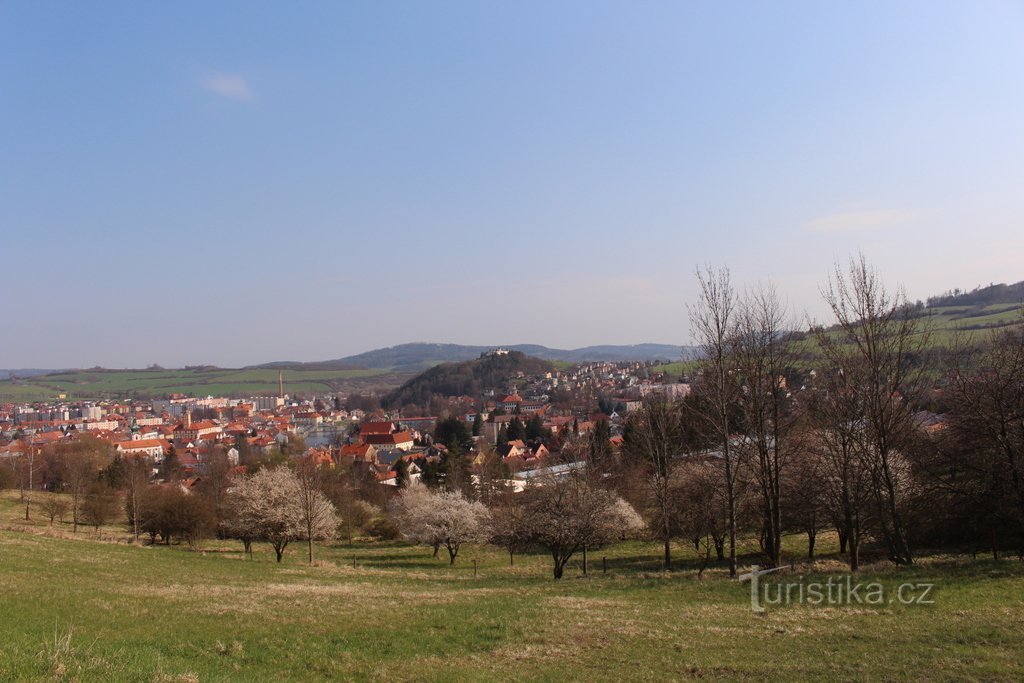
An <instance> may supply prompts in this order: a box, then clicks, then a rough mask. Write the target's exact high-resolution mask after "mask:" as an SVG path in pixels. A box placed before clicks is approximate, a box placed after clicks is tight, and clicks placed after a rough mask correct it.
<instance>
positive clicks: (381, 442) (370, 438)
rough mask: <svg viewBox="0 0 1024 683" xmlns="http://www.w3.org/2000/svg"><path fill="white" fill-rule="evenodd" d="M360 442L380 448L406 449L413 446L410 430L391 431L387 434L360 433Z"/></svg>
mask: <svg viewBox="0 0 1024 683" xmlns="http://www.w3.org/2000/svg"><path fill="white" fill-rule="evenodd" d="M360 437H361V438H362V442H363V443H365V444H370V445H372V446H376V447H377V448H378V449H381V448H395V449H398V450H400V451H406V452H408V451H409V450H411V449H412V447H413V437H412V432H392V433H388V434H366V435H364V434H362V433H360Z"/></svg>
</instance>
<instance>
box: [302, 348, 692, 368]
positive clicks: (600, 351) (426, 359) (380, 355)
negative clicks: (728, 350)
mask: <svg viewBox="0 0 1024 683" xmlns="http://www.w3.org/2000/svg"><path fill="white" fill-rule="evenodd" d="M496 346H497V345H494V346H466V345H463V344H429V343H414V344H399V345H398V346H391V347H388V348H385V349H375V350H373V351H367V352H365V353H360V354H356V355H354V356H346V357H345V358H338V359H336V360H332V361H324V362H323V363H320V365H325V366H326V365H338V366H348V367H363V368H383V367H387V368H394V367H403V366H420V367H427V366H429V365H433V364H436V363H444V362H457V361H464V360H472V359H474V358H477V357H479V356H480V354H481V353H483V352H484V351H487V350H489V349H493V348H495V347H496ZM502 346H503V348H506V349H509V350H511V351H519V352H521V353H524V354H526V355H528V356H533V357H534V358H541V359H544V360H550V361H565V362H568V363H583V362H587V361H627V360H637V361H645V360H663V361H674V360H679V358H680V357H681V356H682V355H683V347H681V346H678V345H673V344H632V345H602V346H585V347H583V348H579V349H553V348H549V347H547V346H541V345H539V344H512V345H502Z"/></svg>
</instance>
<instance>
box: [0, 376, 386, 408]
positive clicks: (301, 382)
mask: <svg viewBox="0 0 1024 683" xmlns="http://www.w3.org/2000/svg"><path fill="white" fill-rule="evenodd" d="M282 372H283V375H284V383H285V390H286V391H287V392H289V393H292V394H295V393H321V394H323V393H332V392H337V391H341V390H344V389H351V388H355V387H362V386H365V385H374V386H376V385H380V386H397V385H398V384H399V383H400V382H401V379H402V377H404V375H402V376H397V375H395V374H393V373H391V371H390V370H389V369H387V368H351V369H345V370H283V371H282ZM277 373H278V371H277V370H272V369H249V370H230V369H215V370H195V369H190V370H103V371H96V370H82V371H79V372H66V373H59V374H52V375H40V376H36V377H31V378H28V379H26V380H18V381H16V382H15V381H13V380H4V381H0V400H16V401H32V400H52V399H55V398H56V397H57V396H58V395H59V394H66V395H67V396H68V398H70V399H77V398H100V397H104V398H105V397H110V398H123V397H133V396H138V397H161V396H166V395H168V394H172V393H180V394H186V395H193V396H207V395H213V396H254V395H259V394H276V393H277V390H278V384H277Z"/></svg>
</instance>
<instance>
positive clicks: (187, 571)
mask: <svg viewBox="0 0 1024 683" xmlns="http://www.w3.org/2000/svg"><path fill="white" fill-rule="evenodd" d="M14 496H15V498H16V494H14ZM15 498H12V496H11V495H10V493H8V494H5V497H4V500H3V504H2V505H0V521H2V522H3V526H4V528H5V530H4V531H0V595H2V596H3V610H2V611H0V680H80V681H85V680H97V681H99V680H103V681H106V680H145V681H222V680H268V679H276V680H296V681H299V680H318V679H319V680H327V679H346V680H347V679H360V680H445V681H449V680H474V681H476V680H499V679H501V680H508V679H541V680H566V679H569V680H580V679H591V680H622V679H629V680H664V679H680V678H697V677H703V678H713V679H721V678H726V679H735V678H743V679H753V680H769V679H774V680H777V679H780V678H781V679H783V680H794V679H801V680H824V679H833V680H834V679H837V678H839V679H844V680H849V679H893V678H929V679H942V680H953V679H956V680H983V679H984V680H991V679H1003V680H1013V679H1018V680H1019V679H1021V678H1022V677H1024V638H1022V637H1021V629H1022V627H1024V567H1022V566H1021V565H1020V563H1018V562H1015V561H1009V560H1007V561H1000V562H994V561H991V560H977V561H972V560H969V559H966V558H960V559H953V558H933V559H931V560H929V561H927V562H924V563H922V565H921V566H918V567H915V568H913V569H909V570H900V571H899V572H896V571H894V570H892V569H889V568H887V567H885V566H881V565H880V566H872V567H869V568H868V570H867V571H865V572H864V573H863V575H862V576H861V580H864V581H868V580H871V581H879V582H881V583H883V584H885V585H886V586H888V587H893V586H895V584H896V583H897V582H901V581H907V580H916V581H924V580H928V581H934V582H935V583H936V584H937V585H938V587H937V589H936V592H935V596H934V597H935V604H934V605H931V606H902V605H889V606H885V607H863V606H860V607H853V606H843V607H831V608H826V607H811V606H791V607H779V608H773V609H770V610H769V612H768V613H767V614H765V615H754V614H752V613H751V609H750V598H749V590H748V589H747V586H746V585H745V584H738V583H737V582H735V581H732V580H729V579H728V578H727V577H725V575H724V573H723V572H722V570H721V569H717V568H716V569H713V570H712V571H710V572H709V573H708V574H706V575H705V578H703V579H700V580H698V579H697V578H696V573H695V571H693V569H692V567H693V566H694V565H693V562H694V559H695V558H694V557H693V556H692V554H691V553H690V551H689V550H688V549H686V548H684V547H679V548H678V549H677V553H678V555H679V557H680V558H681V559H682V560H683V563H682V564H683V566H685V567H686V568H685V569H683V570H681V571H676V572H671V573H665V572H661V571H658V570H657V566H658V552H657V551H658V549H657V547H656V546H655V545H654V544H649V543H640V542H632V543H624V544H620V545H618V546H615V547H612V548H605V549H601V550H598V551H595V552H593V553H592V554H591V567H590V570H591V571H590V573H589V576H587V577H583V576H581V575H580V571H579V569H580V568H579V562H575V563H574V566H573V568H572V571H571V577H569V578H566V579H564V580H562V581H560V582H555V581H553V580H552V579H550V578H549V576H550V575H549V567H548V558H547V557H545V556H543V555H533V554H531V555H524V556H521V557H517V559H516V564H515V566H514V567H510V566H509V564H508V557H507V555H505V553H503V552H502V551H501V550H500V549H496V548H491V547H473V548H469V549H466V550H464V551H463V554H462V555H461V556H460V560H459V562H458V563H457V564H456V565H455V566H454V567H451V566H449V565H448V563H447V560H445V559H434V558H432V557H431V556H430V550H429V548H423V547H415V546H410V545H408V544H405V543H402V542H371V541H359V542H356V543H355V544H352V545H349V544H347V543H344V542H342V543H338V544H335V545H331V546H325V547H321V548H319V549H318V563H317V565H316V566H312V567H310V566H307V565H306V564H305V563H303V562H302V553H301V551H300V549H296V548H292V549H291V550H290V552H289V553H288V554H287V555H286V560H285V562H284V563H283V564H280V565H278V564H276V563H274V562H273V554H272V552H271V551H270V550H269V549H268V548H266V547H262V546H259V545H257V546H256V549H257V552H256V553H255V555H254V558H253V559H251V560H250V559H246V557H245V556H244V555H243V554H242V553H241V547H240V545H239V544H237V543H233V542H215V541H211V542H209V543H207V544H206V545H205V546H204V548H203V549H202V550H201V551H189V550H187V549H186V548H185V547H179V546H172V547H162V546H135V545H126V544H124V543H111V542H100V541H97V540H96V532H95V531H94V530H91V529H90V530H85V529H83V530H80V531H79V533H78V534H77V535H76V536H77V538H70V537H69V536H72V535H71V534H69V533H68V532H67V531H66V530H65V529H62V530H53V531H51V530H50V529H49V528H47V527H46V525H45V523H41V522H40V520H36V521H35V522H34V525H32V526H20V525H21V523H20V522H19V520H18V517H19V514H18V509H17V507H16V506H15V505H14V503H15ZM12 529H23V530H12ZM101 531H104V532H105V534H104V535H106V537H107V538H110V537H111V536H113V535H115V534H118V535H119V537H123V530H120V531H119V530H117V529H115V528H111V529H109V530H101ZM442 554H443V553H442ZM602 557H604V558H607V565H608V573H607V574H606V573H603V572H602V562H601V558H602ZM473 560H475V561H476V569H475V570H474V563H473ZM353 564H354V565H355V566H353ZM838 566H839V563H838V561H837V560H836V559H834V558H833V559H829V558H824V559H823V560H821V561H820V562H819V564H818V565H817V567H818V568H826V567H827V568H830V569H835V568H836V567H838ZM807 571H811V572H813V571H814V568H808V567H804V568H803V569H798V570H797V572H800V573H805V572H807ZM794 575H795V573H794ZM794 575H791V576H790V578H793V576H794Z"/></svg>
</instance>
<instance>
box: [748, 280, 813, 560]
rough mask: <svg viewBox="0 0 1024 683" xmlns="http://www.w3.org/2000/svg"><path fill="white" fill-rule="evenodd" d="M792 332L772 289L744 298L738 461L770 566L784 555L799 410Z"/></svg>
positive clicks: (750, 293)
mask: <svg viewBox="0 0 1024 683" xmlns="http://www.w3.org/2000/svg"><path fill="white" fill-rule="evenodd" d="M791 328H792V324H790V323H789V322H788V319H787V314H786V309H785V306H784V305H783V304H782V303H781V301H780V300H779V297H778V295H777V293H776V291H775V289H774V288H773V287H771V286H770V285H762V286H761V287H759V288H757V289H755V290H753V291H752V292H748V293H747V294H745V295H744V296H743V298H742V299H741V300H740V304H739V308H738V314H737V325H736V333H735V336H734V342H733V364H734V367H735V370H734V372H735V377H736V379H737V380H738V381H739V383H740V388H741V390H740V392H739V394H738V396H737V403H738V406H739V408H740V410H741V411H742V416H743V420H742V422H743V427H744V429H743V433H742V438H741V439H740V440H739V442H738V443H737V450H738V453H739V456H740V458H742V459H743V461H744V462H745V463H746V464H747V467H748V469H749V471H750V473H751V475H752V477H753V481H754V483H755V484H756V487H757V491H758V493H759V494H760V502H759V508H760V516H761V518H762V519H761V522H762V523H761V528H762V542H763V546H764V551H765V554H766V558H767V564H768V566H769V567H777V566H779V563H780V561H781V554H782V529H783V527H782V487H783V477H784V474H783V473H784V471H785V470H786V466H787V462H788V460H789V459H790V458H791V457H792V455H793V452H794V450H795V441H796V439H795V438H793V437H794V433H795V428H796V425H797V421H798V418H799V415H800V413H799V411H797V410H796V409H795V405H794V402H793V399H792V394H791V393H790V391H789V387H788V385H787V381H788V379H789V378H790V377H791V376H793V374H794V365H793V356H792V353H791V351H790V348H791V346H790V345H789V344H788V343H787V342H788V339H787V338H786V333H787V331H788V330H789V329H791Z"/></svg>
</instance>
